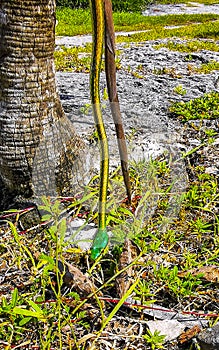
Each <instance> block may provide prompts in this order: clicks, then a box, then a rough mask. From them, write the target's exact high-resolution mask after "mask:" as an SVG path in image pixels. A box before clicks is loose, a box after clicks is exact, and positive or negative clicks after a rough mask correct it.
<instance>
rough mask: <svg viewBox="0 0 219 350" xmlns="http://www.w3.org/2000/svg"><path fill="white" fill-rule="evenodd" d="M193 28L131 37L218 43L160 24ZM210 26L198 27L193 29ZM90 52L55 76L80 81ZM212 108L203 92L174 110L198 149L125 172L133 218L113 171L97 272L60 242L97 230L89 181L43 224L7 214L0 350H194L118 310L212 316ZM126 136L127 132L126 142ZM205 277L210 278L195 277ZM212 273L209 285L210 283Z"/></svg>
mask: <svg viewBox="0 0 219 350" xmlns="http://www.w3.org/2000/svg"><path fill="white" fill-rule="evenodd" d="M63 13H64V12H63ZM76 13H78V16H75V19H74V20H75V25H74V26H73V28H72V29H71V30H72V33H73V32H74V33H77V34H78V31H79V27H80V26H81V28H80V30H81V34H82V33H85V32H86V31H87V30H88V27H89V15H88V14H89V13H88V12H87V17H86V18H87V19H86V20H85V17H84V15H85V14H86V11H82V12H80V11H79V12H75V14H76ZM71 15H72V12H71V11H70V12H69V18H68V12H65V15H63V16H64V17H63V18H62V19H60V22H59V24H58V27H57V32H59V33H61V32H63V33H64V30H65V28H66V33H68V34H66V35H70V34H69V33H71V32H70V25H71V24H70V23H71V21H72V19H71ZM60 16H61V12H60ZM122 16H123V14H121V16H120V19H119V21H120V22H119V23H120V24H119V25H120V26H123V27H124V28H133V27H128V25H130V23H131V22H130V23H128V21H127V22H126V19H127V18H129V19H130V21H131V20H133V22H132V24H131V26H132V25H133V26H136V28H137V26H140V20H141V16H140V17H137V15H136V19H134V16H133V15H130V17H128V16H129V15H127V17H126V16H125V15H124V18H123V17H122ZM60 18H61V17H60ZM122 18H123V19H122ZM192 18H193V19H192V20H191V17H190V19H189V18H188V17H186V18H184V17H182V16H180V17H178V16H174V17H171V16H166V23H165V19H164V18H162V19H161V18H158V19H156V20H155V19H153V21H154V22H153V21H152V22H153V24H151V23H152V22H151V23H150V24H147V25H148V26H152V27H153V28H152V27H150V28H152V30H151V32H150V35H148V33H144V34H136V35H135V36H134V37H133V38H134V39H133V38H131V41H133V40H136V41H141V40H147V39H146V38H148V39H150V40H152V39H153V38H157V36H158V37H160V35H161V37H165V35H167V36H170V37H172V36H177V35H178V36H180V37H184V36H187V37H191V38H193V37H205V36H207V37H209V36H212V37H215V38H217V35H218V34H217V31H218V22H214V23H207V24H203V23H201V24H189V25H188V26H186V27H183V28H178V29H164V28H163V26H164V25H165V24H167V22H168V24H170V23H172V24H173V23H174V21H178V24H179V23H180V21H184V22H183V23H184V24H187V23H188V21H196V20H197V18H195V17H192ZM213 18H214V19H215V17H204V16H203V17H202V16H201V17H199V21H200V19H201V20H202V19H203V22H204V21H205V20H206V19H207V20H210V21H211V20H212V19H213ZM68 20H69V22H68ZM64 21H66V23H67V22H68V23H67V24H64ZM136 22H137V23H136ZM189 23H191V22H189ZM119 25H118V27H117V28H119ZM144 25H145V26H146V22H145V24H144ZM62 26H63V27H62ZM148 28H149V27H148ZM155 28H156V30H155ZM158 29H159V30H158ZM129 39H130V38H127V40H129ZM119 40H121V41H122V39H120V38H119ZM123 40H124V39H123ZM201 43H202V42H200V43H199V42H198V41H197V40H196V41H193V42H192V43H191V46H189V45H190V44H189V43H188V48H185V50H187V49H189V50H190V49H191V50H194V47H195V46H196V45H197V47H198V48H197V49H198V50H199V49H201V47H202V46H201V45H203V44H201ZM211 44H212V48H214V49H215V51H216V47H215V44H214V43H207V42H206V44H205V46H204V47H205V48H206V47H207V45H211ZM169 48H170V49H171V47H169ZM182 49H183V48H182ZM208 49H210V48H209V46H208ZM90 51H91V46H90V45H88V46H86V47H84V48H71V49H65V48H62V50H61V51H57V52H56V53H55V59H56V67H57V68H58V69H60V70H73V71H75V72H78V71H83V72H87V71H88V70H89V60H90ZM186 52H189V51H186ZM212 65H213V66H214V67H215V65H216V64H214V63H212ZM203 69H207V68H203ZM172 74H174V72H172ZM174 92H175V93H176V94H178V95H184V94H185V93H186V91H184V89H183V86H182V85H177V86H176V87H175V90H174ZM218 103H219V97H218V93H216V92H212V93H210V94H208V95H204V96H202V97H199V98H197V99H195V100H191V101H188V102H183V103H182V102H180V103H175V104H173V105H172V106H171V113H172V116H174V117H175V118H178V119H179V121H180V122H183V124H184V128H185V134H186V135H188V134H189V133H191V132H192V137H193V138H195V139H199V140H200V146H198V147H197V148H191V149H189V151H188V152H187V153H182V154H178V155H177V157H176V158H177V160H174V159H173V157H171V156H170V155H168V154H165V153H164V154H163V155H162V156H160V157H159V158H157V159H154V160H150V161H146V160H142V161H141V162H138V163H136V162H133V163H131V164H130V175H131V183H132V188H133V192H134V194H135V196H134V197H133V201H132V205H131V207H130V206H129V205H128V204H127V202H126V200H125V199H124V198H125V191H124V187H123V182H122V176H121V173H120V169H116V170H115V172H114V173H113V174H111V176H110V185H109V193H108V204H107V211H108V214H107V225H108V229H109V231H111V232H112V236H111V243H112V246H110V247H109V251H107V250H106V251H105V252H104V254H103V255H101V257H100V258H99V259H98V260H97V261H95V262H94V261H92V260H91V259H90V252H89V251H87V252H83V251H81V250H80V248H78V247H77V244H73V243H72V242H66V241H65V235H66V230H67V226H68V224H69V221H72V222H74V220H75V219H77V218H78V217H83V218H84V220H85V223H93V224H96V223H97V210H96V208H97V204H98V181H99V179H98V176H96V177H95V178H93V179H91V181H90V183H89V185H88V186H87V187H86V188H85V189H84V190H83V192H82V193H78V194H77V196H75V197H73V198H68V199H64V198H62V199H52V198H42V202H43V204H42V206H41V207H40V210H42V212H43V217H42V221H41V222H40V224H39V223H38V225H37V226H35V227H32V228H31V227H29V228H28V229H24V228H23V226H25V222H26V220H28V212H26V213H25V212H23V211H18V210H16V209H14V210H13V209H12V210H10V211H9V212H7V213H4V214H3V215H2V216H1V220H0V221H1V226H0V237H1V239H0V253H1V260H0V268H1V274H2V280H1V286H0V320H1V322H0V342H1V345H2V347H3V348H4V349H7V350H9V349H13V348H14V347H15V348H29V349H32V348H34V349H42V350H47V349H63V350H70V349H71V350H75V349H77V350H78V349H81V350H83V349H90V350H92V349H97V350H98V349H101V347H102V346H103V344H105V343H104V342H106V341H107V342H109V343H113V344H114V348H123V347H124V346H126V347H128V346H129V345H128V344H129V343H130V342H131V344H132V345H133V346H134V347H135V348H139V347H140V346H141V345H142V348H144V349H145V350H153V349H164V350H167V349H169V348H173V349H179V348H180V349H181V350H187V349H191V350H193V349H194V347H193V345H192V343H191V341H186V342H185V343H184V344H181V345H179V344H178V340H174V341H172V342H168V343H165V339H164V336H163V335H162V334H160V333H159V332H158V331H155V332H154V333H152V332H150V331H149V330H148V329H147V328H146V327H145V324H144V321H145V320H148V316H147V314H146V313H144V310H143V309H141V308H137V306H136V304H135V308H133V307H132V306H131V307H128V305H126V307H124V306H123V303H124V301H125V300H127V298H128V297H131V298H132V299H131V303H134V302H136V301H137V302H139V303H141V304H142V305H144V306H146V307H148V306H149V305H152V304H154V303H156V304H157V305H158V306H162V307H167V308H171V309H175V310H176V311H177V312H179V313H181V312H182V311H187V312H188V311H190V310H191V312H193V311H194V310H196V311H199V312H202V313H203V312H205V313H208V314H211V313H214V314H216V313H217V310H218V307H217V303H216V300H218V279H217V276H218V275H217V273H218V271H217V268H215V266H216V267H217V266H218V246H219V217H218V212H217V208H218V202H219V190H218V178H217V176H214V175H213V174H208V173H207V172H206V165H203V159H204V158H205V153H204V152H202V149H204V148H205V147H206V148H207V152H209V150H210V149H211V147H213V144H214V141H215V139H216V138H217V137H218V130H217V128H214V127H212V128H209V127H203V125H204V121H206V120H207V121H209V120H214V119H216V118H218ZM195 121H196V122H197V121H198V122H199V123H194V122H195ZM134 134H135V130H133V133H132V135H131V136H130V138H134V136H135V135H134ZM178 162H185V172H186V179H187V181H186V180H185V183H184V188H183V189H182V190H181V191H179V189H178V187H177V185H175V181H176V180H177V178H179V171H175V170H174V169H175V167H176V168H177V164H178ZM183 164H184V163H183ZM177 169H178V168H177ZM180 174H181V169H180ZM63 203H65V205H63ZM176 208H177V211H175V209H176ZM173 209H174V210H173ZM26 216H27V219H25V218H26ZM45 222H47V224H45ZM67 264H71V266H70V265H67ZM206 267H207V268H210V271H211V273H210V274H209V272H208V273H207V272H206V273H205V272H204V271H205V268H206ZM214 273H215V274H216V279H214V278H213V277H212V276H213V274H214ZM209 276H210V277H209ZM103 296H104V297H106V298H107V301H106V300H103ZM116 297H118V300H117V303H116V304H114V302H115V301H116ZM215 310H216V311H215ZM207 319H208V320H209V323H210V324H211V325H212V324H214V323H215V322H216V321H217V319H218V317H216V318H215V317H214V316H213V315H212V316H211V315H209V316H208V318H207ZM122 322H125V324H126V326H125V327H124V326H123V323H122ZM132 322H133V323H132ZM127 324H128V326H127ZM136 327H137V329H136ZM138 327H139V328H138ZM123 328H124V329H125V331H124V332H123ZM118 329H119V330H118ZM130 334H131V336H130ZM106 335H107V339H106V338H105V336H106Z"/></svg>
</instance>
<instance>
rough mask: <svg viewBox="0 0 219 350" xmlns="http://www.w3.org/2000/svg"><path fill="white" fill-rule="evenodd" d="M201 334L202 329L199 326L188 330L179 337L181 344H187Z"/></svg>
mask: <svg viewBox="0 0 219 350" xmlns="http://www.w3.org/2000/svg"><path fill="white" fill-rule="evenodd" d="M200 332H201V328H200V327H199V326H198V325H196V326H194V327H192V328H190V329H188V330H187V331H186V332H183V333H182V334H181V335H180V336H179V342H180V344H183V343H186V342H187V341H189V340H190V339H192V338H194V337H195V336H196V335H197V334H198V333H200Z"/></svg>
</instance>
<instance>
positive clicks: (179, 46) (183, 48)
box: [153, 39, 219, 53]
mask: <svg viewBox="0 0 219 350" xmlns="http://www.w3.org/2000/svg"><path fill="white" fill-rule="evenodd" d="M153 47H154V49H157V50H159V49H161V48H162V47H165V48H167V49H169V50H171V51H179V52H189V53H191V52H199V51H202V50H209V51H215V52H218V51H219V45H218V44H217V43H216V42H212V41H209V40H195V39H194V40H188V41H186V42H185V43H177V42H174V41H172V40H169V41H168V42H167V43H162V44H158V45H154V46H153Z"/></svg>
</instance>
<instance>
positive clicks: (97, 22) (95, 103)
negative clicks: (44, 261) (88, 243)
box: [90, 0, 131, 259]
mask: <svg viewBox="0 0 219 350" xmlns="http://www.w3.org/2000/svg"><path fill="white" fill-rule="evenodd" d="M91 16H92V24H93V49H92V63H91V73H90V94H91V103H92V109H93V116H94V122H95V126H96V130H97V134H98V139H99V145H100V185H99V186H100V189H99V208H98V210H99V211H98V230H97V233H96V235H95V238H94V241H93V245H92V248H91V258H92V259H96V258H97V257H98V256H99V255H100V253H101V251H102V249H104V248H105V247H106V246H107V243H108V234H107V230H106V201H107V189H108V179H109V150H108V141H107V135H106V131H105V127H104V122H103V118H102V111H101V101H100V91H99V90H100V89H99V82H100V70H101V63H102V54H103V44H104V41H105V68H106V80H107V88H108V95H109V100H110V107H111V112H112V115H113V119H114V123H115V127H116V132H117V140H118V146H119V152H120V159H121V166H122V171H123V177H124V182H125V186H126V192H127V196H128V200H129V202H130V201H131V189H130V180H129V173H128V166H127V164H128V163H127V161H128V157H127V149H126V142H125V136H124V131H123V125H122V119H121V113H120V108H119V101H118V96H117V90H116V66H115V33H114V26H113V19H112V5H111V0H91Z"/></svg>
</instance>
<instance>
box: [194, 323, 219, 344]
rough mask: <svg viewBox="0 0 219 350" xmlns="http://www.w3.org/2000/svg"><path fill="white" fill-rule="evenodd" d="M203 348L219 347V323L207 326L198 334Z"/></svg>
mask: <svg viewBox="0 0 219 350" xmlns="http://www.w3.org/2000/svg"><path fill="white" fill-rule="evenodd" d="M197 340H198V342H199V345H200V347H201V350H218V349H219V324H216V325H215V326H214V327H212V328H207V329H205V330H204V331H203V332H201V333H200V334H199V335H198V336H197Z"/></svg>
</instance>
